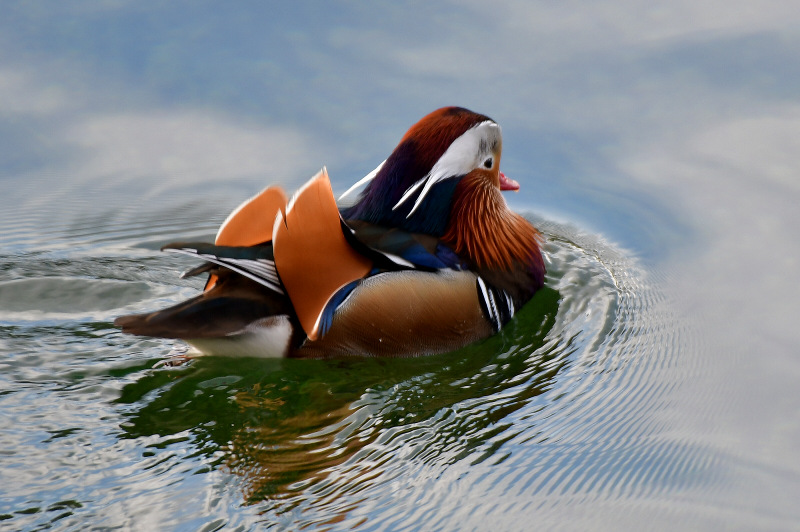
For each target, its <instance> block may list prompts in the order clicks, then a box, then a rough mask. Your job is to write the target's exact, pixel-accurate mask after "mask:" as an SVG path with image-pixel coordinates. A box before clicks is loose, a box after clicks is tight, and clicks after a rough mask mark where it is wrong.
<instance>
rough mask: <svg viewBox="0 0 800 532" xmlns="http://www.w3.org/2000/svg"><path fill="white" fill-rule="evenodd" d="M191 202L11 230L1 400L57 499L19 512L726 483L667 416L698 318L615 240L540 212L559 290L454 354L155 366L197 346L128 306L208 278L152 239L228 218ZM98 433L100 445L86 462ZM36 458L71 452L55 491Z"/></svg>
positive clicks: (592, 494)
mask: <svg viewBox="0 0 800 532" xmlns="http://www.w3.org/2000/svg"><path fill="white" fill-rule="evenodd" d="M65 209H67V210H69V209H77V207H76V206H72V207H69V206H68V207H65ZM179 211H180V215H179V216H178V218H179V220H178V221H177V222H176V221H174V220H173V218H172V217H173V216H174V215H175V213H174V212H173V211H170V210H168V209H167V210H159V209H155V208H154V210H151V211H150V212H149V213H148V214H147V216H145V217H144V218H141V217H136V216H134V213H133V211H132V210H131V209H120V210H116V211H115V210H114V209H110V210H109V211H108V212H107V213H105V214H102V215H100V216H95V217H92V218H91V219H89V218H81V217H80V216H77V215H76V218H75V219H74V220H73V221H72V222H71V223H68V224H66V225H65V227H64V229H63V230H62V231H61V232H60V233H57V235H58V239H59V241H58V243H57V244H56V245H52V246H48V247H47V248H44V247H43V246H41V242H40V240H39V239H38V238H39V237H37V236H36V234H34V233H35V230H34V229H33V228H35V227H36V223H30V224H21V225H20V226H19V227H21V228H22V229H20V231H19V232H18V233H16V234H15V235H12V237H9V236H8V235H7V236H6V237H4V238H6V239H8V238H12V239H14V242H16V243H17V244H20V243H21V244H22V245H20V246H19V247H17V248H14V249H7V248H4V253H5V256H4V261H3V263H2V266H0V274H2V275H3V278H2V279H3V280H2V281H0V299H2V301H4V302H6V301H8V302H9V304H8V305H5V306H4V307H3V309H2V311H0V319H2V320H4V323H3V326H2V327H3V331H4V332H3V336H2V338H0V350H2V352H3V353H7V354H9V356H8V357H6V359H5V360H3V363H2V365H3V379H4V388H5V389H6V390H8V393H7V394H6V395H0V402H2V403H3V405H4V407H5V408H6V409H7V411H8V412H11V417H10V419H13V420H15V422H17V423H18V425H17V426H16V428H15V429H14V430H12V431H10V432H6V433H5V435H4V436H3V438H4V439H3V442H2V443H3V445H2V447H3V448H10V449H13V448H20V446H23V445H28V447H29V444H30V443H31V440H30V438H31V435H35V438H34V440H35V441H36V442H37V444H36V445H38V446H39V448H37V447H36V446H34V447H33V448H32V450H31V451H30V452H31V453H32V454H31V456H30V457H22V456H15V457H14V459H13V460H12V461H10V462H9V469H8V471H10V473H9V474H11V475H12V476H14V478H16V479H17V481H18V482H19V485H20V486H21V488H20V491H19V497H17V498H15V499H14V507H15V508H16V509H18V510H20V511H25V510H26V508H34V507H35V508H38V510H37V512H33V513H30V514H25V515H26V516H27V517H26V518H25V519H24V520H23V519H22V517H20V516H21V515H22V514H13V515H14V517H13V519H12V522H14V523H15V526H22V524H23V523H37V522H38V523H40V524H46V523H48V522H49V521H47V519H50V518H51V517H52V516H53V515H55V514H56V513H57V512H56V510H53V512H49V511H47V510H46V509H47V508H51V507H52V508H57V509H60V508H62V506H63V505H61V506H60V505H59V504H58V503H59V501H75V504H74V505H72V506H70V507H69V508H68V509H66V510H64V513H69V515H68V516H66V517H65V518H64V519H65V520H64V521H63V522H64V523H77V522H79V520H80V519H82V518H83V519H85V518H87V517H89V516H94V517H97V516H99V515H101V514H103V511H101V510H98V507H97V504H90V503H89V502H88V501H100V503H99V504H101V505H102V507H107V508H110V507H112V506H114V507H115V508H117V511H116V512H115V513H114V514H113V515H110V514H106V517H107V519H108V522H110V523H118V524H121V525H125V524H131V523H134V522H136V523H141V522H145V521H143V520H144V519H145V516H144V513H146V512H144V510H143V507H144V506H141V505H149V508H151V509H152V512H151V513H153V515H156V514H158V513H159V512H165V511H167V509H168V508H169V509H170V510H169V512H170V513H169V517H168V518H166V520H165V521H164V522H169V523H181V522H194V523H212V522H213V523H216V524H217V525H219V524H220V523H223V524H226V526H231V525H233V524H236V523H238V525H242V526H244V527H245V528H246V527H249V526H253V525H254V524H255V523H257V522H260V523H261V524H264V525H278V526H283V527H285V528H288V529H298V528H302V527H319V526H333V525H332V523H335V527H336V528H344V527H351V528H352V527H354V528H363V529H419V528H437V529H452V530H457V529H464V528H473V527H474V526H475V523H476V522H477V523H481V522H482V523H493V524H497V526H498V527H499V528H514V527H515V523H514V522H513V521H509V519H513V516H520V515H530V513H531V512H532V511H534V510H535V511H536V512H546V511H547V509H551V510H552V509H557V508H560V507H565V506H567V507H569V505H571V504H574V503H575V502H576V501H583V502H591V501H595V502H602V501H612V500H620V499H625V500H637V499H642V498H647V497H663V496H665V495H667V494H671V493H677V492H680V490H682V489H685V488H686V487H690V486H693V485H695V484H697V483H701V482H711V481H713V480H709V479H714V478H715V476H714V471H715V470H716V469H717V468H718V464H717V463H716V462H715V460H714V459H711V458H709V456H710V453H708V452H706V450H705V449H703V448H701V447H698V446H697V445H694V444H693V443H692V442H691V441H687V440H686V439H685V438H683V439H680V438H677V437H675V436H672V435H671V433H670V429H671V426H672V425H671V423H670V418H669V416H668V415H665V414H664V413H665V412H669V409H670V406H671V401H673V398H674V397H675V395H676V394H677V393H678V390H679V389H680V386H681V383H682V382H683V379H685V373H682V372H685V371H686V368H685V367H681V366H680V365H679V364H678V359H679V357H680V354H681V350H682V349H683V348H684V346H685V345H686V342H687V341H689V340H687V337H691V336H692V334H691V324H688V323H685V322H682V321H681V319H679V318H678V317H677V316H675V315H674V312H673V310H672V308H673V306H672V305H671V302H670V300H669V297H667V295H666V294H665V293H664V292H663V290H662V288H661V287H663V286H664V285H665V283H664V280H663V279H660V278H656V277H655V274H654V273H653V272H652V271H650V270H648V269H646V268H644V267H642V266H641V265H640V264H639V263H638V262H637V261H636V260H635V258H632V256H631V254H630V253H627V252H625V251H624V250H620V249H618V248H617V247H615V246H614V245H612V244H610V243H608V242H605V241H604V240H603V239H602V238H599V237H597V236H595V235H591V234H587V233H585V232H582V231H579V230H577V229H575V228H573V227H569V226H562V225H558V224H555V223H552V222H549V221H547V220H535V223H536V225H537V226H538V227H540V228H541V229H542V231H543V233H544V235H545V236H546V238H547V244H546V246H545V248H544V251H545V255H546V262H547V267H548V275H547V284H546V288H545V289H543V290H542V291H541V292H540V293H539V294H537V296H536V297H535V298H534V300H533V301H531V303H529V304H528V305H526V307H525V308H524V309H522V310H521V311H520V312H519V313H518V314H517V316H516V317H515V319H514V320H513V321H512V322H511V323H510V324H509V325H508V326H507V327H506V328H505V329H504V330H503V331H502V332H501V333H500V334H498V335H496V336H495V337H492V338H490V339H488V340H487V341H485V342H482V343H479V344H477V345H473V346H470V347H468V348H465V349H463V350H460V351H458V352H455V353H449V354H446V355H441V356H434V357H424V358H420V359H400V360H332V361H298V360H276V361H264V360H248V359H241V360H230V359H226V360H220V359H214V358H203V359H197V360H194V361H192V362H191V363H190V364H187V365H184V366H182V367H179V368H155V367H154V365H155V362H156V361H159V360H164V359H165V358H167V357H169V356H170V354H171V352H172V349H173V348H174V347H175V346H179V345H180V343H179V342H172V341H167V340H157V339H146V338H133V337H127V336H122V335H121V334H120V333H119V332H118V331H116V330H115V329H113V328H112V327H111V326H110V324H109V321H110V320H111V318H112V317H113V316H114V315H116V314H118V313H123V312H128V311H138V310H143V309H146V308H153V307H156V306H162V305H166V304H170V303H173V302H175V301H177V300H180V299H182V298H185V297H188V296H189V295H191V294H192V293H194V292H195V291H196V290H197V289H198V288H199V286H198V283H199V281H196V280H190V281H184V280H180V279H178V277H177V274H178V272H179V271H182V270H183V269H185V267H186V266H187V265H186V263H185V262H184V261H182V260H179V259H177V260H176V259H175V258H173V257H171V256H168V255H163V254H158V253H155V252H154V249H156V248H157V247H158V245H160V244H161V243H163V242H165V241H167V240H171V239H174V238H180V237H184V236H186V235H187V234H192V235H195V234H196V235H201V234H209V233H212V234H213V230H212V229H213V226H214V224H213V223H210V222H208V219H206V220H205V221H201V220H198V219H197V218H198V212H200V211H202V209H201V208H200V207H198V206H197V205H191V206H184V207H182V208H181V209H179ZM210 218H211V219H214V217H213V216H212V217H210ZM217 218H218V217H217ZM215 223H216V222H215ZM93 227H97V230H96V231H95V230H93ZM26 239H27V240H26ZM54 397H55V398H58V400H57V401H55V403H60V404H61V406H56V404H52V403H53V398H54ZM76 407H77V409H76ZM31 408H34V410H36V411H37V412H38V414H37V416H36V417H31V418H30V419H27V418H25V417H24V413H27V412H28V411H29V410H30V409H31ZM66 408H69V413H68V414H67V415H63V414H62V411H63V410H64V409H66ZM23 420H24V421H23ZM54 420H60V421H59V422H56V421H54ZM98 434H100V436H98ZM57 445H58V447H56V446H57ZM89 449H95V450H96V451H99V453H100V454H99V455H98V456H97V457H96V458H95V459H94V461H90V462H86V464H87V466H86V467H87V468H88V469H86V470H85V471H84V472H83V473H80V474H79V473H78V469H77V466H76V464H77V463H78V461H80V460H81V459H85V458H86V457H87V456H88V455H87V453H88V452H89ZM33 459H36V460H38V461H40V462H41V463H42V464H45V465H46V466H47V467H50V466H53V464H54V463H55V462H59V463H61V464H62V466H59V467H61V469H59V470H58V473H57V474H58V477H57V479H58V480H57V482H56V483H55V484H54V485H53V487H52V489H49V490H48V489H46V486H44V485H43V484H40V483H39V482H38V481H35V480H34V479H33V477H32V476H30V475H29V474H27V473H25V474H23V473H22V471H23V469H24V468H25V467H26V463H28V462H29V461H30V460H33ZM51 469H52V468H51ZM76 483H77V484H76ZM73 485H83V486H85V487H84V488H70V486H73ZM179 485H180V486H187V487H184V488H177V486H179ZM191 486H194V488H191ZM190 488H191V489H196V490H200V491H201V492H203V493H205V494H206V497H205V499H204V501H203V502H198V501H196V500H195V499H193V497H195V493H192V494H190V493H189V491H188V490H190ZM148 490H149V491H148ZM36 493H40V494H43V495H42V496H34V494H36ZM37 497H38V498H37ZM154 499H158V500H157V501H156V500H154ZM123 501H130V502H129V503H126V504H125V505H122V506H121V504H122V502H123ZM242 505H244V506H242ZM59 511H61V510H59ZM98 512H99V513H98ZM58 515H61V514H58ZM48 516H49V517H48ZM197 516H204V517H202V518H198V517H197ZM509 516H511V517H509ZM238 525H237V526H238ZM503 525H505V526H503ZM517 525H518V524H517ZM220 526H221V525H220ZM198 527H199V526H198Z"/></svg>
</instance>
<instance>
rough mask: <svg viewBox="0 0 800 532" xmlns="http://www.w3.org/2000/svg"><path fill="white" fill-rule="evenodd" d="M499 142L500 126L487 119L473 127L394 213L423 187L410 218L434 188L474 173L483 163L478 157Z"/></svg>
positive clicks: (437, 163) (410, 190)
mask: <svg viewBox="0 0 800 532" xmlns="http://www.w3.org/2000/svg"><path fill="white" fill-rule="evenodd" d="M500 139H502V131H501V129H500V126H499V125H497V123H495V122H493V121H491V120H484V121H483V122H480V123H479V124H477V125H475V126H473V127H471V128H470V129H468V130H467V131H465V132H464V133H463V134H462V135H461V136H460V137H458V138H457V139H456V140H454V141H453V143H452V144H450V146H449V147H448V148H447V151H445V152H444V154H443V155H442V156H441V157H440V158H439V160H438V161H436V164H434V165H433V168H431V171H430V172H429V173H428V175H426V176H425V177H423V178H422V179H420V180H419V181H417V182H416V183H414V184H413V185H411V186H410V187H409V188H408V189H407V190H406V191H405V193H404V194H403V196H402V197H401V198H400V201H398V202H397V204H396V205H395V206H394V207H393V208H392V210H394V209H397V208H398V207H399V206H400V205H402V204H403V203H405V202H406V201H407V200H408V198H410V197H411V196H413V195H414V193H415V192H416V191H417V190H418V189H419V188H420V187H423V188H422V192H420V194H419V196H417V200H416V201H415V202H414V207H413V208H412V209H411V211H410V212H409V213H408V216H409V217H410V216H411V215H412V214H414V211H416V210H417V207H419V205H420V204H421V203H422V200H424V199H425V196H426V195H427V194H428V192H429V191H430V189H431V187H433V185H435V184H436V183H438V182H439V181H443V180H445V179H447V178H449V177H455V176H459V175H465V174H468V173H469V172H471V171H472V170H474V169H475V168H476V167H477V166H478V164H482V162H481V163H479V162H478V160H481V161H482V159H478V160H476V157H481V156H484V155H488V153H482V152H484V151H488V150H491V149H493V148H494V146H495V145H496V144H497V142H498V141H499V140H500Z"/></svg>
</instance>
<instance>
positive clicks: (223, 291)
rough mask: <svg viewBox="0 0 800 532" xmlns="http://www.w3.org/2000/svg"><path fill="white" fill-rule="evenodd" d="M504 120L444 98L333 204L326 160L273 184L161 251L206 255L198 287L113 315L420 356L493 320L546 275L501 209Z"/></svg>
mask: <svg viewBox="0 0 800 532" xmlns="http://www.w3.org/2000/svg"><path fill="white" fill-rule="evenodd" d="M501 149H502V138H501V133H500V128H499V126H498V125H497V124H496V123H494V121H492V120H491V119H489V118H488V117H486V116H484V115H479V114H477V113H473V112H472V111H468V110H466V109H463V108H458V107H449V108H443V109H439V110H437V111H434V112H433V113H431V114H429V115H428V116H426V117H424V118H423V119H422V120H420V121H419V122H418V123H417V124H415V125H414V126H413V127H412V128H411V129H410V130H409V131H408V132H407V133H406V135H405V136H404V137H403V139H402V140H401V142H400V144H398V146H397V148H396V149H395V150H394V151H393V152H392V154H391V155H390V156H389V158H387V160H386V161H384V162H383V163H381V165H379V166H378V168H376V169H375V170H374V171H373V172H371V173H370V174H368V175H367V176H366V177H365V178H364V179H362V180H361V181H360V182H359V183H357V184H356V185H355V186H354V187H353V189H351V190H350V191H348V192H347V193H345V196H346V195H348V194H350V193H351V192H352V190H354V189H355V188H357V187H358V186H363V190H362V191H361V193H360V194H359V196H358V198H357V199H356V201H355V202H354V203H353V204H352V205H349V206H347V207H343V208H340V207H339V206H338V205H337V202H336V200H335V198H334V196H333V192H332V190H331V185H330V181H329V179H328V176H327V172H326V171H325V170H324V169H323V171H321V172H320V173H319V174H317V176H315V177H314V178H312V179H311V180H310V181H309V182H308V183H307V184H306V185H304V186H303V187H301V189H300V190H298V191H297V193H295V195H294V196H293V198H292V199H291V201H288V200H287V199H286V196H285V194H284V193H283V191H282V190H280V189H279V188H277V187H270V188H267V189H265V190H264V191H262V192H261V193H260V194H258V195H257V196H255V197H254V198H251V199H250V200H248V201H246V202H245V203H243V204H242V205H241V206H240V207H239V208H237V209H236V210H235V211H234V212H233V213H231V215H230V216H229V217H228V219H227V220H226V221H225V222H224V223H223V225H222V227H221V228H220V231H219V233H218V234H217V237H216V240H215V243H214V244H207V243H198V242H183V243H181V242H178V243H173V244H169V245H167V246H164V248H162V249H163V250H165V251H171V252H176V253H183V254H187V255H193V256H196V257H198V258H200V259H203V260H204V261H206V262H205V263H204V264H203V265H202V266H200V267H198V268H194V269H193V270H190V271H189V272H187V273H186V274H184V275H185V276H191V275H200V274H208V276H209V277H208V281H207V282H206V286H205V289H204V291H203V292H202V293H201V294H199V295H198V296H196V297H194V298H192V299H190V300H188V301H185V302H183V303H180V304H178V305H175V306H173V307H170V308H167V309H163V310H160V311H156V312H151V313H147V314H137V315H129V316H122V317H120V318H118V319H117V320H116V321H115V324H116V325H118V326H120V327H121V328H122V330H123V331H124V332H129V333H132V334H138V335H145V336H155V337H164V338H180V339H183V340H185V341H186V342H188V343H190V344H191V345H193V346H194V347H195V348H196V349H197V350H198V351H200V352H201V353H205V354H212V355H232V356H273V357H274V356H278V357H284V356H291V357H331V356H353V355H357V356H419V355H425V354H434V353H442V352H446V351H451V350H454V349H457V348H460V347H463V346H465V345H468V344H471V343H474V342H476V341H479V340H482V339H484V338H487V337H489V336H491V335H492V334H494V333H496V332H497V331H499V330H500V329H501V328H502V327H503V326H504V325H505V324H506V323H507V322H508V321H509V320H510V319H511V318H512V317H513V315H514V313H515V312H516V311H517V310H519V309H520V308H521V307H522V306H523V305H524V304H525V303H526V302H527V301H529V300H530V299H531V298H532V297H533V295H534V293H535V292H536V291H537V290H538V289H539V288H540V287H541V286H542V285H543V283H544V273H545V269H544V263H543V259H542V255H541V251H540V247H539V246H540V235H539V233H538V231H536V229H535V228H534V227H533V226H532V225H531V224H530V223H529V222H528V221H527V220H525V219H524V218H522V217H521V216H519V215H517V214H516V213H514V212H512V211H511V210H510V209H508V207H507V205H506V203H505V200H504V198H503V196H502V193H501V190H515V189H516V188H518V185H517V184H516V182H514V181H512V180H510V179H508V178H506V177H505V175H503V174H502V173H500V172H499V163H500V153H501Z"/></svg>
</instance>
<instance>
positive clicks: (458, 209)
mask: <svg viewBox="0 0 800 532" xmlns="http://www.w3.org/2000/svg"><path fill="white" fill-rule="evenodd" d="M442 240H443V241H444V242H445V243H446V244H447V245H448V246H450V247H451V248H452V249H453V250H454V251H455V252H456V253H457V254H458V255H459V256H461V257H463V258H467V259H468V260H470V261H471V262H472V263H473V264H474V265H475V266H476V267H478V268H489V269H493V270H505V271H509V270H511V269H512V268H514V267H515V266H516V267H520V266H523V267H527V268H531V267H532V268H541V269H542V270H543V269H544V264H543V260H542V254H541V251H540V250H539V243H540V241H541V234H540V233H539V231H537V230H536V228H534V227H533V226H532V225H531V224H530V223H529V222H528V221H527V220H526V219H525V218H523V217H522V216H520V215H518V214H517V213H515V212H513V211H511V210H510V209H509V208H508V206H507V205H506V202H505V199H503V196H502V194H501V193H500V190H499V189H498V188H497V187H496V186H495V185H494V184H492V182H491V181H490V179H488V178H487V176H485V175H483V172H472V173H470V174H468V175H466V176H465V177H464V178H463V179H462V180H461V182H460V183H459V184H458V185H457V186H456V190H455V193H454V194H453V204H452V208H451V210H450V221H449V223H448V228H447V232H446V233H445V234H444V236H443V237H442Z"/></svg>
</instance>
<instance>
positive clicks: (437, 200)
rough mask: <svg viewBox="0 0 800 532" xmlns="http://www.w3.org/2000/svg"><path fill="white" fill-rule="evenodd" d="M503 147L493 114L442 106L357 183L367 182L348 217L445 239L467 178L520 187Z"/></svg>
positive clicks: (500, 187) (498, 187)
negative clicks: (508, 172)
mask: <svg viewBox="0 0 800 532" xmlns="http://www.w3.org/2000/svg"><path fill="white" fill-rule="evenodd" d="M502 148H503V135H502V130H501V129H500V126H499V125H498V124H497V123H496V122H495V121H494V120H492V119H491V118H489V117H488V116H485V115H482V114H478V113H475V112H472V111H470V110H468V109H464V108H461V107H444V108H442V109H438V110H436V111H434V112H432V113H430V114H429V115H427V116H425V117H423V118H422V119H421V120H420V121H419V122H417V123H416V124H414V125H413V126H412V127H411V128H410V129H409V130H408V132H406V134H405V135H404V136H403V138H402V139H401V140H400V143H399V144H398V145H397V147H396V148H395V149H394V151H393V152H392V154H391V155H390V156H389V157H388V158H387V159H386V160H385V161H384V162H383V163H381V165H380V166H378V168H376V169H375V170H374V171H373V172H371V173H370V174H369V175H367V176H366V177H365V178H364V179H362V180H361V181H360V182H359V183H357V184H356V185H355V187H354V188H356V187H358V186H360V185H362V184H364V183H365V182H368V184H367V186H366V187H365V188H364V190H363V192H362V193H361V195H360V197H359V199H358V200H357V202H356V203H355V204H354V205H353V206H351V207H349V208H347V209H344V210H343V215H344V217H345V219H359V220H364V221H367V222H370V223H374V224H378V225H386V226H390V227H399V228H401V229H404V230H406V231H410V232H414V233H427V234H430V235H433V236H437V237H441V236H442V235H444V234H445V232H446V231H447V226H448V221H449V218H450V212H451V206H452V203H453V195H454V193H455V191H456V188H457V186H458V184H459V182H461V180H463V179H464V178H465V177H467V176H469V177H470V180H471V181H472V182H479V183H483V184H485V185H486V186H491V187H493V188H494V189H496V190H498V191H499V190H517V189H519V184H518V183H517V182H516V181H514V180H512V179H509V178H507V177H506V176H505V175H504V174H503V173H502V172H500V156H501V154H502ZM351 190H352V189H351ZM349 193H350V191H348V192H346V193H345V195H347V194H349Z"/></svg>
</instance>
